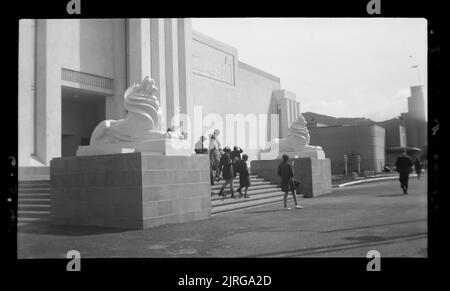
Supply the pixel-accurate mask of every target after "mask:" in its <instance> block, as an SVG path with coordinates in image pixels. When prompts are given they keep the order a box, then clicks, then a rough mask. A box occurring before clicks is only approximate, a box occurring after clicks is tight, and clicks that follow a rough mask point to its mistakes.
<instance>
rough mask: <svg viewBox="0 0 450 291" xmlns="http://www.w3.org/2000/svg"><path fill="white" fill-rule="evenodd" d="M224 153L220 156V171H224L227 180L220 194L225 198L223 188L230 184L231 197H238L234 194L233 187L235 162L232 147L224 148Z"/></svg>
mask: <svg viewBox="0 0 450 291" xmlns="http://www.w3.org/2000/svg"><path fill="white" fill-rule="evenodd" d="M223 152H224V153H223V155H222V157H221V158H220V166H219V171H221V172H222V178H223V180H224V181H225V182H224V183H223V185H222V188H220V191H219V196H222V200H223V199H225V194H223V190H224V189H225V187H226V186H227V185H228V184H229V185H230V190H231V198H236V197H235V196H234V189H233V163H232V161H231V158H230V148H229V147H225V148H224V149H223Z"/></svg>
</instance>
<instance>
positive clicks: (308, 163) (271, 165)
mask: <svg viewBox="0 0 450 291" xmlns="http://www.w3.org/2000/svg"><path fill="white" fill-rule="evenodd" d="M292 160H293V161H294V178H295V179H296V180H297V181H299V182H300V189H299V191H300V193H301V194H303V195H304V197H306V198H312V197H317V196H320V195H322V194H327V193H331V191H332V190H331V189H332V188H331V187H332V186H331V162H330V159H316V158H297V159H292ZM281 161H282V160H281V159H277V160H254V161H252V162H251V171H252V173H253V174H257V175H259V176H261V177H264V178H265V179H267V180H269V181H271V182H274V183H280V177H279V176H278V173H277V170H278V165H279V164H280V163H281Z"/></svg>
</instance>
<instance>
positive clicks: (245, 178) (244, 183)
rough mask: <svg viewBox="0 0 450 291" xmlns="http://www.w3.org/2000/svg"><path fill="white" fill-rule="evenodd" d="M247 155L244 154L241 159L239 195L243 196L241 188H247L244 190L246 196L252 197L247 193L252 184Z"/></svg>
mask: <svg viewBox="0 0 450 291" xmlns="http://www.w3.org/2000/svg"><path fill="white" fill-rule="evenodd" d="M247 160H248V156H247V155H242V160H240V161H239V167H238V168H239V188H238V189H237V191H238V192H239V197H242V192H241V189H242V188H245V190H244V198H248V197H250V196H249V195H247V190H248V187H249V186H250V173H249V172H248V167H247Z"/></svg>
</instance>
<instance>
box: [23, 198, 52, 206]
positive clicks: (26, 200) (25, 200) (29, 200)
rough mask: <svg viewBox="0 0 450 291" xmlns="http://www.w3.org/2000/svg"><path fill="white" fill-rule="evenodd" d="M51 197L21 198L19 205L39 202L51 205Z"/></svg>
mask: <svg viewBox="0 0 450 291" xmlns="http://www.w3.org/2000/svg"><path fill="white" fill-rule="evenodd" d="M50 201H51V199H50V198H22V197H21V198H19V205H21V204H39V205H47V204H48V205H50Z"/></svg>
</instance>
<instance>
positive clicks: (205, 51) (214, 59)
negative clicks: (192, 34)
mask: <svg viewBox="0 0 450 291" xmlns="http://www.w3.org/2000/svg"><path fill="white" fill-rule="evenodd" d="M192 72H193V73H194V74H197V75H201V76H203V77H207V78H211V79H214V80H217V81H221V82H225V83H227V84H230V85H234V56H233V55H232V54H229V53H226V52H224V51H221V50H219V49H217V48H215V47H212V46H210V45H207V44H205V43H203V42H201V41H198V40H196V39H193V41H192Z"/></svg>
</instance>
